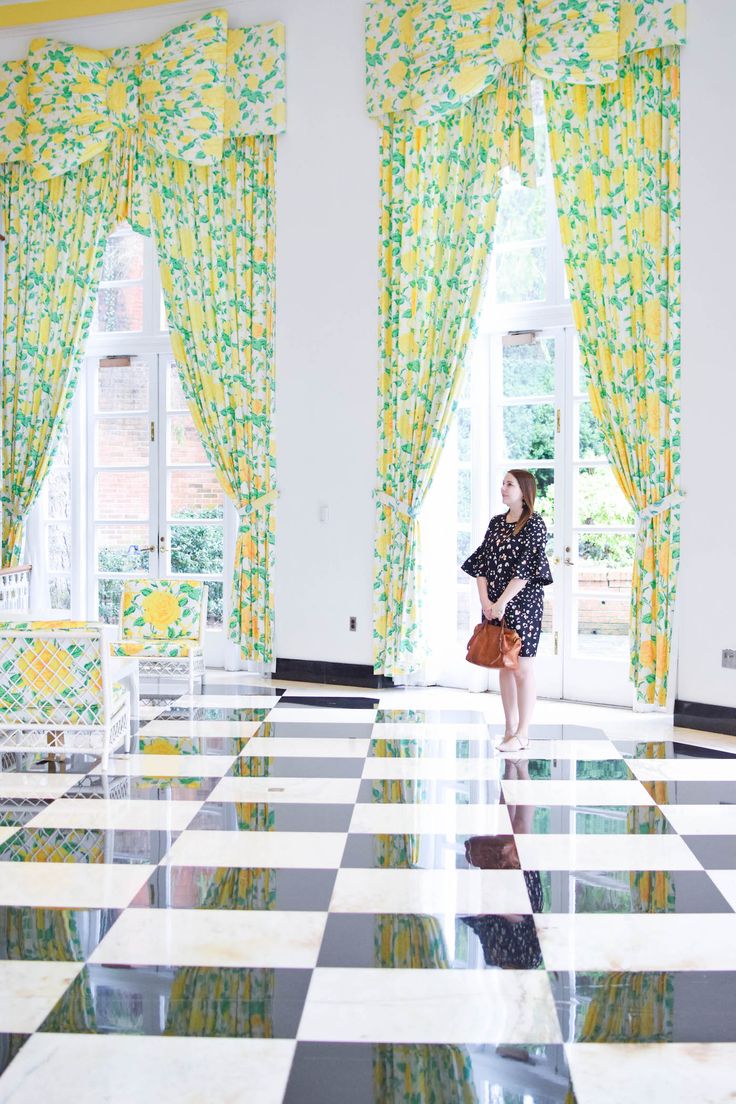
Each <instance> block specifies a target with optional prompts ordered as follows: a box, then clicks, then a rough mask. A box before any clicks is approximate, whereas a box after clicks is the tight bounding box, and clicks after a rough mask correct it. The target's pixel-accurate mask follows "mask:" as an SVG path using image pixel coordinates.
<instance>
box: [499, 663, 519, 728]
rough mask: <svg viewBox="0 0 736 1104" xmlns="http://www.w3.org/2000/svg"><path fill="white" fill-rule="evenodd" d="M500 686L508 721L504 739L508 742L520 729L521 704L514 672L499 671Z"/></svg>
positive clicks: (505, 717) (504, 712) (504, 713)
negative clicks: (517, 694) (517, 696)
mask: <svg viewBox="0 0 736 1104" xmlns="http://www.w3.org/2000/svg"><path fill="white" fill-rule="evenodd" d="M498 684H499V686H500V688H501V704H502V705H503V715H504V719H505V721H506V731H505V732H504V735H503V738H504V740H508V738H509V736H513V734H514V733H515V732H516V730H517V728H518V727H519V703H518V701H517V698H516V679H515V678H514V672H513V671H505V670H503V671H499V672H498Z"/></svg>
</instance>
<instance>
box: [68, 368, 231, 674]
mask: <svg viewBox="0 0 736 1104" xmlns="http://www.w3.org/2000/svg"><path fill="white" fill-rule="evenodd" d="M86 380H87V395H86V400H87V401H86V408H87V419H86V422H87V457H88V462H87V468H86V470H87V494H86V496H85V497H86V502H87V531H88V539H87V542H86V544H87V550H88V551H87V556H88V562H87V570H86V580H87V596H86V597H87V602H86V604H87V609H88V610H89V611H91V612H92V613H93V614H94V616H96V617H99V618H100V620H103V621H108V622H111V621H116V620H117V617H118V612H119V608H120V595H121V592H122V588H123V584H124V581H125V579H127V578H131V577H135V576H137V575H148V576H154V577H163V576H166V577H172V576H173V577H176V576H177V575H179V576H182V577H187V578H199V579H202V580H204V581H206V583H207V586H208V590H209V602H208V629H209V630H210V631H209V632H208V633H207V637H208V653H209V654H208V656H207V660H208V662H211V663H214V662H217V659H218V654H219V653H221V651H222V648H223V646H224V637H223V633H222V621H223V616H222V613H223V571H224V562H223V556H224V547H225V533H224V528H225V516H224V515H225V495H224V493H223V490H222V488H221V486H220V483H219V481H218V479H217V477H216V475H215V473H214V471H213V470H212V468H211V466H210V464H209V462H208V460H207V456H206V454H205V452H204V449H203V448H202V445H201V443H200V440H199V436H198V434H197V431H196V429H195V427H194V423H193V421H192V417H191V414H190V413H189V410H188V409H187V404H186V400H185V397H184V394H183V391H182V389H181V384H180V381H179V375H178V370H177V368H176V364H175V363H174V361H173V359H172V357H171V355H170V354H167V353H161V352H150V353H146V352H141V353H140V354H138V355H125V356H95V357H89V358H88V360H87V369H86Z"/></svg>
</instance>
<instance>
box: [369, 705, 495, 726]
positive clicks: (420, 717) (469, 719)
mask: <svg viewBox="0 0 736 1104" xmlns="http://www.w3.org/2000/svg"><path fill="white" fill-rule="evenodd" d="M485 723H486V716H485V713H480V712H475V711H471V710H469V709H379V710H378V712H377V713H376V724H447V725H452V724H485ZM490 727H499V726H490ZM500 731H503V726H500Z"/></svg>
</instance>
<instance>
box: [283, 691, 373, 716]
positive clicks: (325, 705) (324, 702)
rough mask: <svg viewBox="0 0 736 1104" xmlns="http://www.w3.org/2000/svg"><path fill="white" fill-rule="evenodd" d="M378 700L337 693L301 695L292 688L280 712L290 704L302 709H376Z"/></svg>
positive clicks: (285, 697)
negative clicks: (342, 695)
mask: <svg viewBox="0 0 736 1104" xmlns="http://www.w3.org/2000/svg"><path fill="white" fill-rule="evenodd" d="M378 701H379V699H378V698H368V697H347V696H345V697H342V698H341V697H339V696H337V695H334V696H330V695H324V696H323V697H316V696H310V695H309V694H303V695H301V696H299V694H298V693H297V692H296V691H292V690H290V691H288V692H287V693H286V695H285V696H284V698H282V700H281V701H280V702H279V713H281V712H282V710H284V709H288V708H289V706H291V707H294V706H299V708H300V709H304V708H309V707H310V706H311V707H312V708H314V709H376V708H377V707H378Z"/></svg>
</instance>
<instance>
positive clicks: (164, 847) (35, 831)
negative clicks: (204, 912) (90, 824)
mask: <svg viewBox="0 0 736 1104" xmlns="http://www.w3.org/2000/svg"><path fill="white" fill-rule="evenodd" d="M179 834H180V833H179V832H149V831H137V830H133V829H130V828H116V829H115V830H114V831H112V830H111V831H103V830H102V829H99V828H19V829H18V831H17V832H15V833H14V834H13V835H12V836H10V837H9V838H8V839H7V840H5V841H4V843H2V844H0V862H55V863H58V862H63V863H122V864H126V865H127V864H131V863H158V862H160V861H161V860H162V859H163V858H164V856H165V855H166V853H167V851H168V850H169V848H170V847H171V845H172V843H173V842H174V840H175V839H177V837H178V836H179Z"/></svg>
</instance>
